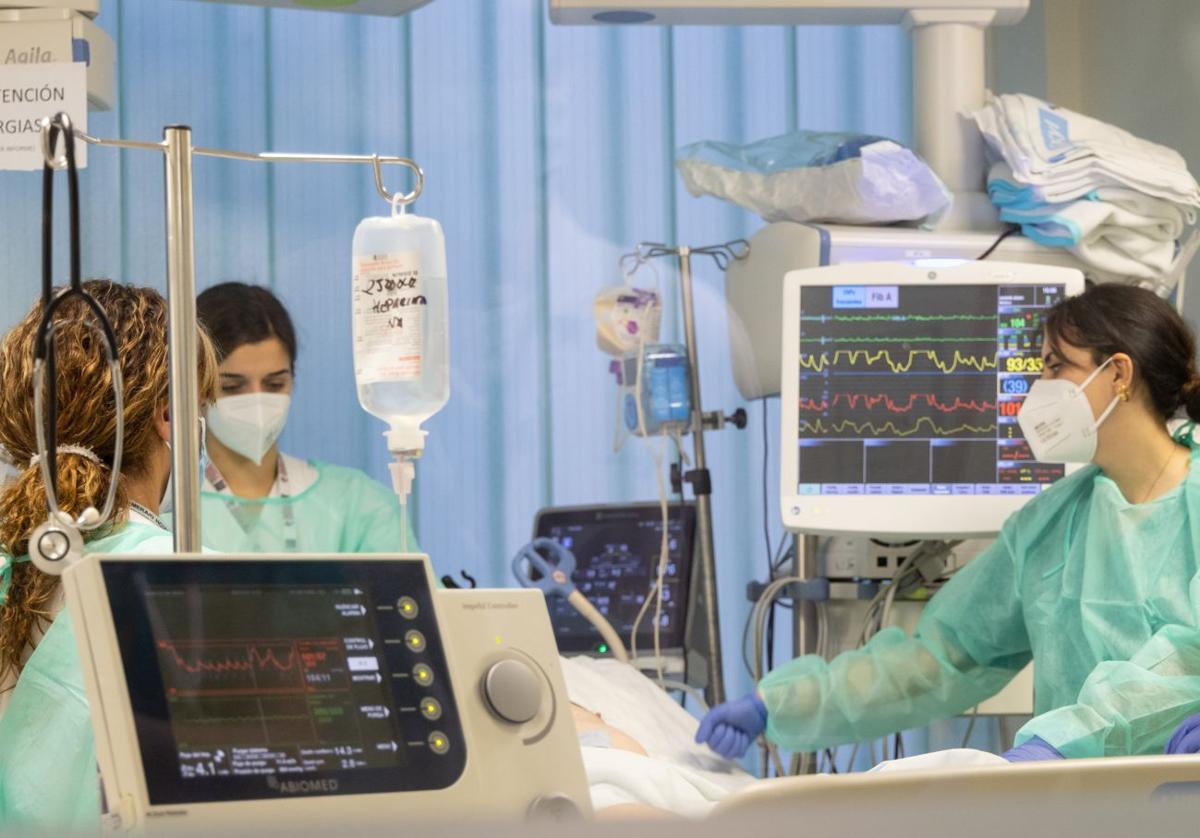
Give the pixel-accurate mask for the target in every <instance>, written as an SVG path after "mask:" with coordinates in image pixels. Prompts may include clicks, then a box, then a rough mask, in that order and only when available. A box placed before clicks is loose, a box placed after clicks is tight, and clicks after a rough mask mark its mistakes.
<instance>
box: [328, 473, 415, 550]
mask: <svg viewBox="0 0 1200 838" xmlns="http://www.w3.org/2000/svg"><path fill="white" fill-rule="evenodd" d="M347 479H348V480H349V481H350V482H352V484H353V486H352V491H349V492H346V493H345V494H343V495H342V497H349V498H353V499H354V502H353V503H352V504H350V506H349V508H348V510H347V520H346V528H345V532H344V535H343V538H344V542H343V543H342V545H341V546H340V548H339V550H340V551H341V552H343V553H397V552H400V550H401V543H402V542H401V538H400V527H401V512H400V501H399V499H397V497H396V495H395V493H393V492H391V491H389V490H388V489H386V488H385V487H384V486H382V485H381V484H379V483H377V482H375V481H374V480H372V479H371V478H370V477H369V476H367V475H366V474H364V473H362V472H360V471H349V473H348V475H347ZM348 488H349V487H348ZM411 510H412V506H411V505H410V506H409V511H410V512H411ZM405 517H406V518H407V517H408V516H405ZM403 526H405V527H407V528H408V549H407V552H409V553H419V552H420V551H421V548H420V546H419V545H418V544H417V538H416V536H415V535H414V534H413V529H412V521H411V518H410V519H409V520H405V521H404V522H403Z"/></svg>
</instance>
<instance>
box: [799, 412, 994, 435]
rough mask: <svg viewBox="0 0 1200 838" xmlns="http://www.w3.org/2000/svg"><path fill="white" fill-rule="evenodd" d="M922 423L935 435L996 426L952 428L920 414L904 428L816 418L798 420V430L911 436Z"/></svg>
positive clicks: (974, 430) (885, 423)
mask: <svg viewBox="0 0 1200 838" xmlns="http://www.w3.org/2000/svg"><path fill="white" fill-rule="evenodd" d="M922 425H928V427H929V429H930V432H931V433H932V434H933V435H935V436H953V435H954V434H961V433H966V432H968V431H970V432H973V433H980V434H982V433H992V432H994V431H995V430H996V426H995V425H994V424H992V425H966V424H964V425H958V426H956V427H953V428H943V427H940V426H939V425H937V424H936V423H935V422H934V421H933V419H932V418H930V417H928V416H922V417H921V418H920V419H918V420H917V421H916V423H915V424H914V425H913V426H912V427H911V428H907V429H905V430H901V429H900V428H899V427H898V426H897V425H896V424H895V423H894V422H884V423H883V424H882V425H876V424H875V423H874V422H855V421H853V420H851V419H845V420H842V421H840V422H829V423H826V422H825V420H823V419H817V420H814V421H812V422H809V421H807V420H803V421H801V422H800V431H801V432H805V431H807V432H809V433H813V434H828V433H836V434H844V433H846V431H847V430H851V431H853V432H854V433H855V434H857V435H860V436H861V435H864V434H868V432H869V436H872V437H882V436H886V435H887V431H888V430H889V429H890V430H891V435H892V436H900V437H905V436H913V435H914V434H916V433H917V432H918V431H920V430H921V426H922Z"/></svg>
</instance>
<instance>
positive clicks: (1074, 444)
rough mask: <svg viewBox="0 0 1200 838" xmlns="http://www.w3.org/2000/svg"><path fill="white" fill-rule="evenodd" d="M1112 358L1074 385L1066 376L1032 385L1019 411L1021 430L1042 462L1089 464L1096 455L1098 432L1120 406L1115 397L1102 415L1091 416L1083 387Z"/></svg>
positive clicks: (1093, 378)
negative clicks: (1081, 381)
mask: <svg viewBox="0 0 1200 838" xmlns="http://www.w3.org/2000/svg"><path fill="white" fill-rule="evenodd" d="M1110 361H1112V358H1109V359H1108V360H1107V361H1105V362H1104V363H1103V364H1101V365H1100V366H1098V367H1096V369H1095V370H1093V372H1092V374H1091V375H1089V376H1088V377H1087V378H1085V379H1084V380H1083V383H1082V384H1075V383H1074V382H1072V381H1067V380H1065V379H1039V380H1037V381H1035V382H1033V386H1032V387H1030V388H1029V395H1028V396H1026V397H1025V403H1024V404H1023V405H1021V412H1020V413H1018V414H1017V423H1018V424H1019V425H1020V426H1021V433H1023V434H1025V439H1026V440H1028V441H1029V448H1030V449H1031V450H1032V451H1033V458H1034V459H1035V460H1038V461H1039V462H1043V463H1090V462H1091V461H1092V458H1093V457H1095V456H1096V432H1097V431H1098V430H1100V426H1101V425H1102V424H1104V420H1105V419H1107V418H1108V416H1109V414H1110V413H1112V412H1113V410H1114V409H1115V408H1116V406H1117V402H1119V401H1120V397H1119V396H1114V397H1113V400H1112V401H1111V402H1109V404H1108V407H1106V408H1105V409H1104V412H1103V413H1101V414H1100V416H1099V418H1096V417H1094V416H1093V415H1092V406H1091V404H1089V403H1088V399H1087V394H1086V393H1085V392H1084V390H1085V389H1086V388H1087V386H1088V385H1089V384H1091V383H1092V382H1093V381H1094V380H1095V379H1096V376H1097V375H1099V374H1100V370H1102V369H1104V368H1105V367H1106V366H1108V364H1109V362H1110Z"/></svg>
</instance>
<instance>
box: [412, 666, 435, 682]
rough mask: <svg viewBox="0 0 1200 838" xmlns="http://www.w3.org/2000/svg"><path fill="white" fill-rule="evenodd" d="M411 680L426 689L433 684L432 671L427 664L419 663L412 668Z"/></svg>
mask: <svg viewBox="0 0 1200 838" xmlns="http://www.w3.org/2000/svg"><path fill="white" fill-rule="evenodd" d="M412 674H413V680H414V681H416V682H417V684H419V685H420V686H422V687H428V686H429V685H430V684H432V683H433V670H432V669H430V668H429V665H428V664H424V663H419V664H417V665H416V666H414V667H413V672H412Z"/></svg>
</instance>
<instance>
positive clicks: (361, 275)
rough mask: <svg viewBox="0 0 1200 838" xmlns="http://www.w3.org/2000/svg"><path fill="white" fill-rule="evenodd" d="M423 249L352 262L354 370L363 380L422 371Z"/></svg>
mask: <svg viewBox="0 0 1200 838" xmlns="http://www.w3.org/2000/svg"><path fill="white" fill-rule="evenodd" d="M422 292H423V289H422V283H421V254H420V253H419V252H418V251H415V250H404V251H399V252H396V253H377V254H372V255H370V256H368V257H366V258H364V259H360V260H358V262H356V263H355V265H354V373H355V376H356V377H357V379H358V381H359V383H362V382H364V381H371V382H376V381H412V380H414V379H417V378H420V377H421V364H422V360H423V359H422V356H421V343H422V338H423V337H424V330H425V322H424V321H425V307H426V306H427V305H428V300H427V299H426V298H425V295H424V293H422Z"/></svg>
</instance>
